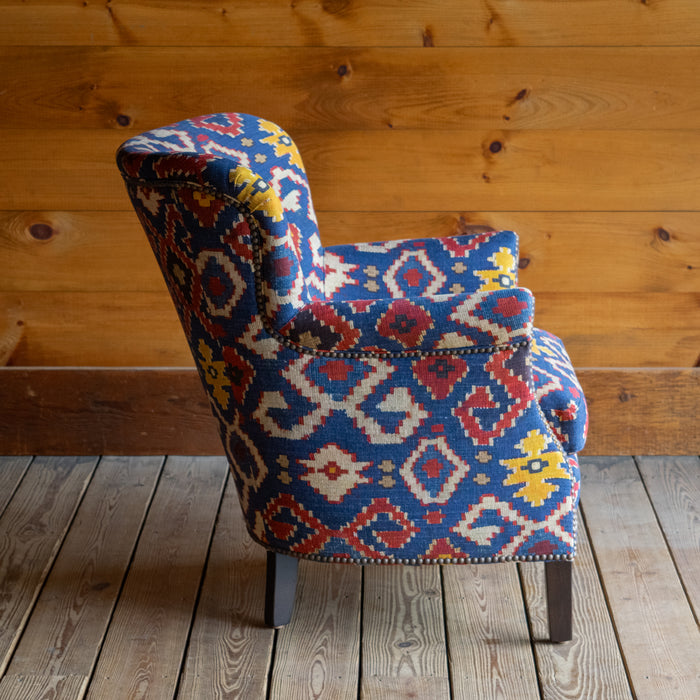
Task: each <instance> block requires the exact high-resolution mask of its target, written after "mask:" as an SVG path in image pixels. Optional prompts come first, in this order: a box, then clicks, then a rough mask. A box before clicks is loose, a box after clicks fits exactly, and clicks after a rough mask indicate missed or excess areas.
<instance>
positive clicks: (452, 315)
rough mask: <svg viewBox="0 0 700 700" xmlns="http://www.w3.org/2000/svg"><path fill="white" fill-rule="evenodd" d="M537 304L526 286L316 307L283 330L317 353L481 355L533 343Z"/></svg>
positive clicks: (306, 308)
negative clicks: (495, 347)
mask: <svg viewBox="0 0 700 700" xmlns="http://www.w3.org/2000/svg"><path fill="white" fill-rule="evenodd" d="M533 314H534V300H533V297H532V294H531V293H530V291H529V290H527V289H523V288H521V287H516V288H514V289H498V290H495V291H492V292H475V293H473V294H469V295H465V294H459V295H440V296H427V297H415V298H412V299H378V300H376V301H372V300H367V299H358V300H354V301H326V302H314V303H311V304H309V305H307V306H306V307H305V308H304V309H302V310H301V311H300V312H299V313H298V314H297V315H296V316H295V317H294V318H293V319H292V320H291V321H290V322H289V323H287V324H286V325H285V326H284V327H283V328H281V329H280V332H281V333H282V335H284V336H286V339H287V340H288V341H291V343H293V344H295V345H297V346H301V347H303V348H307V349H308V348H310V349H313V350H316V351H335V352H342V351H351V352H363V353H364V352H367V353H372V354H379V355H383V354H385V355H390V354H391V355H393V354H399V355H405V354H413V353H419V352H434V351H444V352H447V353H460V352H479V351H480V349H487V348H492V347H494V346H503V345H512V344H517V343H521V342H525V341H527V340H529V339H530V337H531V331H532V318H533Z"/></svg>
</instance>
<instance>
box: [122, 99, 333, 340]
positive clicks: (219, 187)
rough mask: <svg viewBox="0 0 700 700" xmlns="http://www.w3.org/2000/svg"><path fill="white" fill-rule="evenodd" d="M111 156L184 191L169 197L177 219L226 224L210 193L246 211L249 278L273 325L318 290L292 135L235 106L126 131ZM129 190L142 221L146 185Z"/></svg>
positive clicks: (317, 247) (314, 238)
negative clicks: (252, 265) (251, 251)
mask: <svg viewBox="0 0 700 700" xmlns="http://www.w3.org/2000/svg"><path fill="white" fill-rule="evenodd" d="M117 160H118V164H119V167H120V169H121V170H122V173H123V174H124V175H125V176H127V177H128V178H129V179H130V181H131V182H132V183H133V182H134V180H135V181H137V182H138V180H139V179H142V180H143V181H144V183H145V181H148V180H151V181H152V180H155V179H157V180H159V181H160V182H167V181H171V182H172V183H173V186H176V187H177V188H178V190H179V191H181V192H185V191H190V192H191V193H192V194H191V196H190V197H189V198H188V196H187V195H186V194H181V195H179V196H178V197H175V198H174V200H173V202H172V203H171V208H172V207H175V208H176V209H179V210H180V216H181V217H182V219H183V222H187V221H189V222H191V223H193V224H194V225H195V226H197V227H199V226H204V227H205V228H206V227H215V228H217V229H218V230H221V227H222V226H229V225H231V224H232V222H230V221H226V220H225V218H222V211H223V210H224V209H226V206H225V203H222V202H221V201H219V202H218V203H217V204H214V202H215V200H217V197H218V196H219V195H217V194H216V193H224V195H226V197H230V201H231V202H232V203H235V204H236V205H237V208H238V209H240V210H241V211H243V212H245V213H247V214H249V215H251V216H250V217H249V222H250V223H253V224H254V225H255V227H256V228H257V230H255V231H251V232H250V233H251V235H252V237H253V239H254V240H253V244H254V245H255V246H256V248H257V250H258V253H257V254H259V255H260V256H261V260H260V263H261V268H262V270H263V273H264V274H263V279H262V280H258V282H257V283H258V285H260V286H261V288H260V290H259V291H260V293H261V295H262V298H263V299H264V302H265V306H266V308H265V316H266V317H267V318H268V319H269V320H270V322H271V324H272V326H273V327H274V328H279V327H281V326H283V325H284V324H285V323H287V322H288V321H289V320H290V319H291V318H292V317H293V316H294V315H295V313H296V312H297V310H298V309H300V308H301V307H303V306H304V305H306V304H308V303H309V301H313V300H315V299H321V298H322V297H323V282H324V273H323V258H322V248H321V241H320V238H319V234H318V226H317V222H316V215H315V212H314V208H313V203H312V200H311V194H310V190H309V184H308V181H307V178H306V172H305V170H304V165H303V163H302V160H301V156H300V155H299V151H298V150H297V147H296V146H295V144H294V142H293V141H292V139H291V138H290V136H289V135H288V134H287V133H286V132H285V131H283V130H282V129H280V127H278V126H277V125H276V124H273V123H272V122H269V121H266V120H264V119H259V118H257V117H253V116H250V115H246V114H236V113H231V114H216V115H210V116H205V117H199V118H197V119H191V120H187V121H183V122H179V123H177V124H173V125H171V126H168V127H163V128H159V129H154V130H153V131H149V132H146V133H144V134H141V135H139V136H136V137H135V138H133V139H130V140H129V141H127V142H126V143H124V144H123V145H122V147H121V148H120V150H119V153H118V156H117ZM188 185H191V186H192V187H190V188H189V190H188ZM129 192H130V195H131V197H132V201H133V202H134V205H135V207H136V209H137V211H138V212H139V213H140V215H141V218H142V223H144V221H143V216H146V217H147V216H148V211H149V208H148V207H149V204H147V202H150V206H151V207H153V206H155V204H154V203H155V199H153V197H154V195H153V194H152V189H151V188H149V187H148V186H147V185H146V184H144V185H141V186H140V185H138V184H136V185H133V184H132V185H131V186H130V187H129ZM157 198H158V201H159V202H160V201H161V200H162V195H158V196H157ZM232 213H233V212H229V214H232ZM144 225H145V224H144ZM151 228H152V227H151ZM147 230H148V228H147ZM151 238H152V237H151ZM151 242H152V243H153V242H154V241H153V239H152V240H151ZM187 245H188V246H191V245H197V243H196V242H194V241H191V240H188V241H187ZM251 283H254V281H253V280H251Z"/></svg>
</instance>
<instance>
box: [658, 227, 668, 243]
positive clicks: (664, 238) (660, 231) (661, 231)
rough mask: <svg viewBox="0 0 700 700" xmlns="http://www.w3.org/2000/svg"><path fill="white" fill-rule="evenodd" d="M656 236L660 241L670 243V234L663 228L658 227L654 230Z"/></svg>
mask: <svg viewBox="0 0 700 700" xmlns="http://www.w3.org/2000/svg"><path fill="white" fill-rule="evenodd" d="M656 235H657V236H658V238H660V239H661V240H662V241H670V240H671V234H670V233H669V232H668V231H667V230H666V229H665V228H662V227H661V226H659V227H658V228H657V229H656Z"/></svg>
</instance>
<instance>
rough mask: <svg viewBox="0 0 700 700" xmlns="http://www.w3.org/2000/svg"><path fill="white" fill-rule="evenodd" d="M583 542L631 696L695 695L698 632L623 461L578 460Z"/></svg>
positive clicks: (699, 675) (698, 687) (633, 472)
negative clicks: (600, 585)
mask: <svg viewBox="0 0 700 700" xmlns="http://www.w3.org/2000/svg"><path fill="white" fill-rule="evenodd" d="M581 472H582V478H583V483H582V487H581V497H582V499H583V500H582V503H583V512H584V514H585V517H586V523H587V524H588V530H589V535H590V538H591V545H592V547H593V549H594V551H595V555H596V560H597V562H598V566H599V568H600V572H601V576H602V578H603V580H604V582H605V592H606V596H607V600H608V604H609V605H610V610H611V612H612V615H613V619H614V622H615V628H616V630H617V634H618V638H619V640H620V644H621V646H622V648H623V649H624V655H625V664H626V666H627V670H628V673H629V677H630V682H631V684H632V688H633V692H634V693H635V695H636V696H637V697H640V698H658V699H659V700H661V699H665V698H668V699H669V700H671V698H673V699H675V698H679V697H688V698H692V697H697V696H698V695H700V668H699V667H698V664H697V650H698V648H700V647H699V645H700V630H698V627H697V624H696V623H695V620H694V619H693V616H692V613H690V611H689V604H688V600H687V598H686V596H685V593H684V591H683V588H682V586H681V584H680V581H679V579H678V576H677V575H676V570H675V567H674V565H673V560H672V559H671V556H670V554H669V551H668V549H667V547H666V543H665V541H664V537H663V534H662V532H661V529H660V528H659V524H658V521H657V519H656V516H655V514H654V511H653V509H652V507H651V504H650V503H649V501H648V498H647V495H646V492H645V490H644V485H643V483H642V480H641V478H640V476H639V473H638V471H637V469H636V467H635V464H634V461H633V460H632V459H631V458H621V459H615V458H609V457H608V458H605V457H601V458H598V459H594V458H588V459H584V460H583V462H582V469H581Z"/></svg>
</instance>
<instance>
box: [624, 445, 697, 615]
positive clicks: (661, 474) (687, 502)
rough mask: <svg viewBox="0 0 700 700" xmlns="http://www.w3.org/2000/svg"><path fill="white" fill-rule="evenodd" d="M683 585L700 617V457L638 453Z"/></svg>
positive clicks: (648, 490) (644, 477)
mask: <svg viewBox="0 0 700 700" xmlns="http://www.w3.org/2000/svg"><path fill="white" fill-rule="evenodd" d="M637 464H638V465H639V471H640V472H641V474H642V477H643V479H644V486H645V487H646V489H647V492H648V493H649V498H650V499H651V502H652V505H653V506H654V511H655V513H656V516H657V517H658V519H659V522H660V523H661V527H662V528H663V530H664V536H665V537H666V541H667V542H668V545H669V548H670V550H671V554H672V555H673V560H674V562H675V564H676V567H677V568H678V573H679V574H680V577H681V581H682V582H683V588H684V589H685V592H686V595H687V596H688V599H689V600H690V604H691V605H692V606H693V610H694V612H695V618H696V620H697V619H698V618H699V617H700V459H698V457H690V456H688V457H637Z"/></svg>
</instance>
